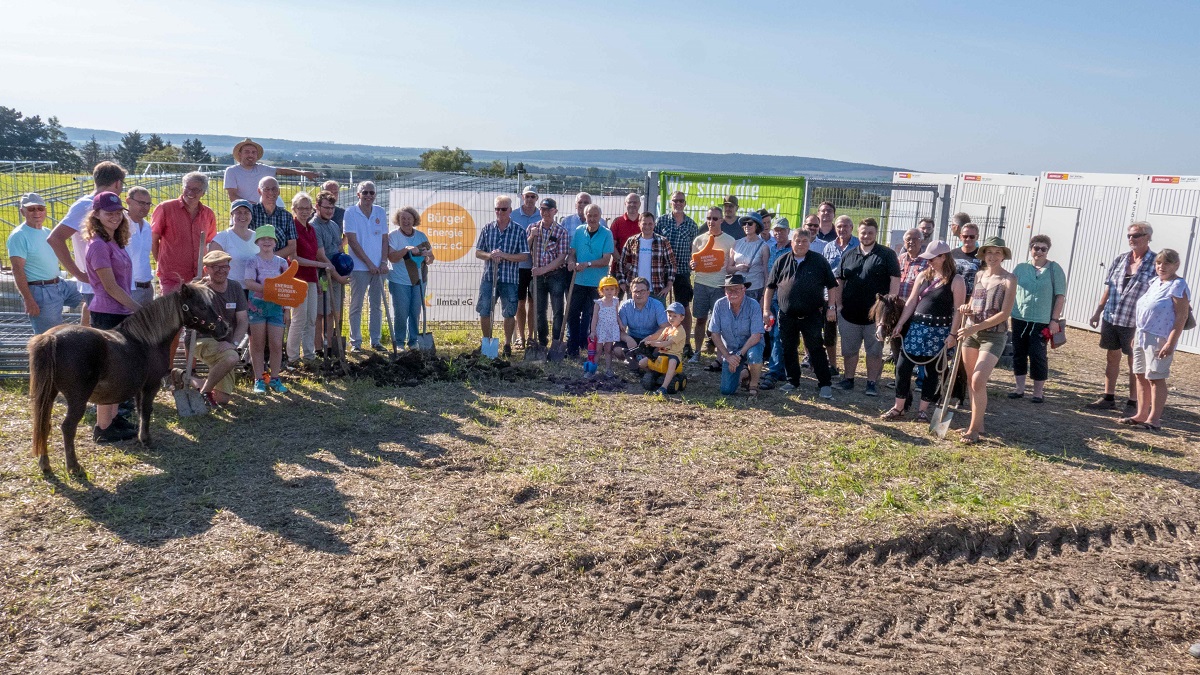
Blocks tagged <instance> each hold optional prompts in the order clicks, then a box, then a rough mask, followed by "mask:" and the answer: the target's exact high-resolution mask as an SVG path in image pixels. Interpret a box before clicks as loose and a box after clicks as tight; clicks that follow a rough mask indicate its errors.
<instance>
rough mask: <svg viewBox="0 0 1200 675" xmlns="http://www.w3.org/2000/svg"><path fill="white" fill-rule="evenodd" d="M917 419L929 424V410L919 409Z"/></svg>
mask: <svg viewBox="0 0 1200 675" xmlns="http://www.w3.org/2000/svg"><path fill="white" fill-rule="evenodd" d="M917 421H918V422H920V423H921V424H929V411H928V410H918V411H917Z"/></svg>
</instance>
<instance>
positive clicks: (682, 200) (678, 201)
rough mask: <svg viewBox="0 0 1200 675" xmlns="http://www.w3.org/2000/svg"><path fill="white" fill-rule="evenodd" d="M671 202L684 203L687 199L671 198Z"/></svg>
mask: <svg viewBox="0 0 1200 675" xmlns="http://www.w3.org/2000/svg"><path fill="white" fill-rule="evenodd" d="M671 203H672V204H686V203H687V200H686V199H672V200H671Z"/></svg>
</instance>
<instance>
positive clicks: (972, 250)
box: [950, 223, 983, 298]
mask: <svg viewBox="0 0 1200 675" xmlns="http://www.w3.org/2000/svg"><path fill="white" fill-rule="evenodd" d="M958 238H959V239H961V240H962V243H963V244H962V246H961V247H959V248H956V249H954V250H953V251H951V252H950V258H951V259H953V260H954V267H955V268H956V269H957V270H958V273H959V274H961V275H962V278H963V281H965V282H967V297H968V298H970V297H971V293H973V292H974V291H975V273H976V272H978V271H979V267H980V266H981V265H982V264H983V261H981V260H980V259H979V226H978V225H976V224H975V223H964V224H963V225H962V226H960V227H959V230H958Z"/></svg>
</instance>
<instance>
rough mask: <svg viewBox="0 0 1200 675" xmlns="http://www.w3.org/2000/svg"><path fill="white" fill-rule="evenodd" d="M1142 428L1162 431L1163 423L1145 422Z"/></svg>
mask: <svg viewBox="0 0 1200 675" xmlns="http://www.w3.org/2000/svg"><path fill="white" fill-rule="evenodd" d="M1142 428H1143V429H1145V430H1146V431H1162V425H1161V424H1151V423H1149V422H1143V423H1142Z"/></svg>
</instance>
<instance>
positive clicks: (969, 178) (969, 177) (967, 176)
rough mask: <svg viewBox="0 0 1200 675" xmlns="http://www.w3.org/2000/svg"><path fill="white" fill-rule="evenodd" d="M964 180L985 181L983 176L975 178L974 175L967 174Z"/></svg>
mask: <svg viewBox="0 0 1200 675" xmlns="http://www.w3.org/2000/svg"><path fill="white" fill-rule="evenodd" d="M963 180H983V176H975V175H972V174H967V175H965V176H963Z"/></svg>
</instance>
